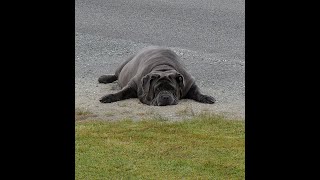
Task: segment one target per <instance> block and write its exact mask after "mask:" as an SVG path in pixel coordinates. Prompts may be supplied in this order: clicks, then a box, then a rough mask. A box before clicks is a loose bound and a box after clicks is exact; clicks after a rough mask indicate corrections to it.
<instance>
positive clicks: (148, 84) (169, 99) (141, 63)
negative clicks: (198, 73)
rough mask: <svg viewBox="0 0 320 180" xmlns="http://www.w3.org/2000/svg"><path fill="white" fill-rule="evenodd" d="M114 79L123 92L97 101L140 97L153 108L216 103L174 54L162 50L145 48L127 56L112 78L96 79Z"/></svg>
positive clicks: (103, 80) (101, 78)
mask: <svg viewBox="0 0 320 180" xmlns="http://www.w3.org/2000/svg"><path fill="white" fill-rule="evenodd" d="M116 80H118V83H119V85H120V87H121V88H122V89H121V90H120V91H119V92H117V93H115V94H108V95H105V96H103V97H102V98H101V99H100V102H102V103H111V102H115V101H120V100H124V99H128V98H139V100H140V101H141V102H142V103H144V104H147V105H154V106H166V105H175V104H178V101H179V99H183V98H184V99H193V100H195V101H198V102H201V103H208V104H213V103H214V102H215V99H214V98H213V97H211V96H208V95H204V94H202V93H201V92H200V90H199V88H198V86H197V85H196V83H195V80H194V77H192V76H191V75H190V74H189V73H187V72H186V70H185V68H184V67H183V65H182V64H181V63H180V60H179V57H178V56H177V54H176V53H174V52H173V51H172V50H170V49H167V48H163V47H155V46H152V47H147V48H145V49H143V50H141V51H140V52H138V53H137V54H135V55H132V56H130V57H129V58H128V59H127V60H126V61H125V62H124V63H123V64H122V65H121V66H120V67H119V68H118V69H117V70H116V72H115V74H114V75H102V76H101V77H99V79H98V81H99V83H111V82H113V81H116Z"/></svg>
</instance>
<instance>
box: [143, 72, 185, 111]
mask: <svg viewBox="0 0 320 180" xmlns="http://www.w3.org/2000/svg"><path fill="white" fill-rule="evenodd" d="M183 86H184V78H183V76H182V75H181V74H179V73H177V72H171V73H168V72H161V71H157V72H151V73H149V74H147V75H146V76H144V77H143V78H142V87H143V94H142V95H141V97H140V99H144V100H146V101H147V104H150V105H154V106H166V105H175V104H178V101H179V99H180V97H181V92H182V88H183Z"/></svg>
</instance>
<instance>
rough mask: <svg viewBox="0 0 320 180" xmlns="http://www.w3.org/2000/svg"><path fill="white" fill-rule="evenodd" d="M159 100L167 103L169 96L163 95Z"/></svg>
mask: <svg viewBox="0 0 320 180" xmlns="http://www.w3.org/2000/svg"><path fill="white" fill-rule="evenodd" d="M161 99H162V100H163V101H169V99H170V96H169V95H163V96H161Z"/></svg>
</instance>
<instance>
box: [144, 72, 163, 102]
mask: <svg viewBox="0 0 320 180" xmlns="http://www.w3.org/2000/svg"><path fill="white" fill-rule="evenodd" d="M159 77H160V75H159V74H147V75H145V76H144V77H143V78H142V79H141V85H142V89H143V93H142V95H144V96H146V98H147V100H148V101H151V100H152V99H151V97H152V96H153V94H152V91H150V88H151V84H152V81H153V80H155V79H157V78H159Z"/></svg>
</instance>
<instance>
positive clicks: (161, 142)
mask: <svg viewBox="0 0 320 180" xmlns="http://www.w3.org/2000/svg"><path fill="white" fill-rule="evenodd" d="M244 138H245V129H244V121H235V120H226V119H224V118H222V117H218V116H208V115H201V116H196V117H194V118H193V119H192V120H185V121H182V122H170V121H161V120H160V121H159V120H157V119H153V120H143V121H139V122H134V121H131V120H123V121H117V122H102V121H86V122H81V121H77V122H76V161H75V163H76V169H75V170H76V179H77V180H80V179H90V180H91V179H228V180H230V179H244V176H245V172H244V171H245V157H244V152H245V147H244V145H245V140H244Z"/></svg>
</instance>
